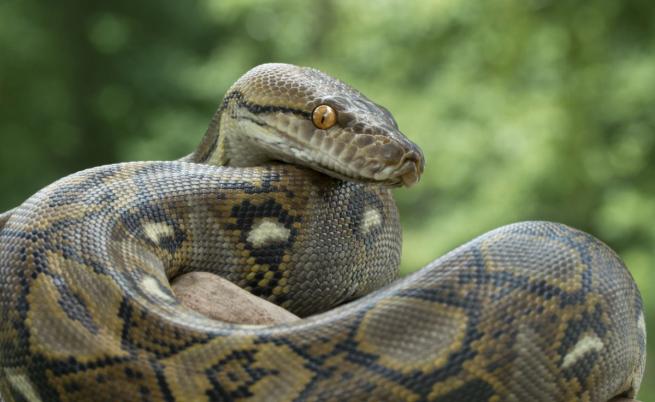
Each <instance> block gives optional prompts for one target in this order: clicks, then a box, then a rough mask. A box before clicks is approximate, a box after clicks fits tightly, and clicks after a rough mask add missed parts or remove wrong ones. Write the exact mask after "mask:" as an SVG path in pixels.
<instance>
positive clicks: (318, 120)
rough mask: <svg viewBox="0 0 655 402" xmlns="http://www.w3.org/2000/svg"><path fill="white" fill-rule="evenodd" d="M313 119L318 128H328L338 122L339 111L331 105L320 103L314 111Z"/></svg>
mask: <svg viewBox="0 0 655 402" xmlns="http://www.w3.org/2000/svg"><path fill="white" fill-rule="evenodd" d="M312 121H313V122H314V125H315V126H316V128H320V129H322V130H327V129H328V128H330V127H332V126H334V125H335V124H336V122H337V112H336V110H334V109H333V108H332V107H331V106H328V105H319V106H317V107H316V108H315V109H314V112H312Z"/></svg>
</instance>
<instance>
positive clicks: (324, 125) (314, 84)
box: [215, 63, 424, 186]
mask: <svg viewBox="0 0 655 402" xmlns="http://www.w3.org/2000/svg"><path fill="white" fill-rule="evenodd" d="M222 109H223V111H222V114H221V116H220V128H219V132H220V133H221V134H220V135H219V137H223V139H222V142H221V145H220V146H218V147H217V151H216V152H217V154H218V155H219V156H221V158H222V161H223V164H229V165H234V166H250V165H256V164H261V163H262V162H265V161H267V160H268V161H270V160H281V161H284V162H288V163H294V164H299V165H304V166H307V167H310V168H312V169H314V170H317V171H320V172H322V173H325V174H328V175H330V176H334V177H337V178H340V179H348V180H356V181H365V182H377V183H380V184H384V185H389V186H398V185H405V186H411V185H413V184H415V183H416V182H418V180H419V177H420V175H421V173H422V172H423V166H424V157H423V153H422V152H421V150H420V149H419V147H418V146H417V145H416V144H414V143H413V142H411V141H410V140H409V139H407V137H406V136H405V135H404V134H403V133H402V132H401V131H400V130H399V128H398V124H397V123H396V120H395V119H394V118H393V116H392V115H391V113H390V112H389V111H388V110H387V109H386V108H384V107H383V106H380V105H378V104H376V103H375V102H373V101H371V100H370V99H368V98H367V97H366V96H364V95H363V94H362V93H361V92H359V91H357V90H356V89H354V88H352V87H350V86H349V85H347V84H345V83H344V82H342V81H340V80H338V79H336V78H334V77H331V76H330V75H328V74H325V73H323V72H321V71H319V70H316V69H313V68H308V67H299V66H295V65H290V64H278V63H275V64H262V65H260V66H257V67H255V68H253V69H252V70H250V71H248V72H247V73H246V74H244V75H243V76H242V77H241V78H240V79H239V80H238V81H237V82H236V83H235V84H234V85H233V86H232V88H230V89H229V90H228V92H227V94H226V96H225V99H224V103H223V108H222ZM221 158H215V159H217V160H221Z"/></svg>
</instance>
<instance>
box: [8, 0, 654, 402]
mask: <svg viewBox="0 0 655 402" xmlns="http://www.w3.org/2000/svg"><path fill="white" fill-rule="evenodd" d="M45 4H46V3H43V2H42V1H36V0H23V1H16V0H5V1H2V2H1V3H0V135H1V140H2V141H1V143H0V189H2V190H1V191H0V210H4V209H9V208H10V207H13V206H15V205H17V204H19V203H20V202H22V200H24V199H25V198H26V197H28V196H29V195H30V194H32V193H34V192H35V191H37V190H38V189H39V188H41V187H43V186H44V185H46V184H48V183H49V182H52V181H53V180H55V179H57V178H59V177H62V176H64V175H66V174H69V173H72V172H74V171H77V170H81V169H84V168H87V167H91V166H96V165H100V164H105V163H112V162H118V161H129V160H147V159H174V158H178V157H180V156H182V155H185V154H186V153H188V152H189V151H190V150H191V149H192V148H193V147H194V146H195V144H197V143H198V141H199V140H200V137H201V135H202V133H203V132H204V129H205V128H206V125H207V123H208V121H209V119H210V117H211V115H212V113H213V111H214V109H215V107H216V106H217V105H218V104H219V102H220V100H221V97H222V95H223V93H224V92H225V90H226V89H227V88H228V86H229V85H230V84H231V83H232V82H233V81H234V80H235V79H236V78H238V77H239V76H240V75H241V74H242V73H244V72H245V71H246V70H247V69H249V68H250V67H252V66H254V65H256V64H259V63H263V62H270V61H280V62H289V63H295V64H301V65H311V66H314V67H318V68H320V69H322V70H324V71H326V72H328V73H330V74H332V75H335V76H337V77H339V78H341V79H343V80H345V81H347V82H349V83H351V84H352V85H353V86H355V87H356V88H359V89H360V90H362V91H363V92H364V93H365V94H367V95H368V96H369V97H371V98H372V99H374V100H376V101H377V102H378V103H381V104H383V105H385V106H387V107H388V108H389V109H390V110H391V111H392V112H393V113H394V115H395V116H396V118H397V120H398V122H399V124H400V127H401V129H402V130H403V131H404V132H405V133H406V134H407V135H408V136H409V137H410V138H412V139H413V140H414V141H415V142H416V143H418V144H419V145H420V146H421V147H422V148H423V150H424V152H425V155H426V158H427V164H426V171H425V174H424V176H423V178H422V180H421V182H420V184H419V185H417V186H416V187H414V188H412V189H410V190H399V191H397V193H396V194H397V199H398V203H399V206H400V210H401V214H402V219H403V225H404V256H403V270H404V272H410V271H412V270H415V269H418V268H419V267H421V266H422V265H424V264H425V263H427V262H428V261H430V260H432V259H434V258H436V257H438V256H440V255H442V254H443V253H444V252H446V251H448V250H449V249H452V248H453V247H455V246H457V245H459V244H462V243H464V242H466V241H467V240H470V239H472V238H473V237H475V236H477V235H479V234H481V233H483V232H485V231H487V230H490V229H492V228H495V227H497V226H500V225H504V224H507V223H510V222H516V221H520V220H532V219H544V220H553V221H559V222H564V223H567V224H569V225H572V226H575V227H577V228H580V229H583V230H586V231H588V232H590V233H592V234H594V235H596V236H597V237H599V238H601V239H602V240H604V241H605V242H607V243H608V244H610V245H611V246H612V247H613V248H615V249H616V250H617V251H618V252H619V254H620V255H621V256H622V257H623V258H624V259H625V261H626V263H627V265H628V267H629V268H630V270H631V271H632V273H633V275H634V277H635V279H636V280H637V282H638V283H639V286H640V288H641V291H642V294H643V297H644V301H645V303H646V322H647V326H648V331H649V334H651V336H650V338H649V340H650V341H649V350H650V354H649V356H650V358H649V362H648V371H647V373H646V379H645V382H644V384H643V387H642V393H641V395H640V397H641V399H642V400H644V401H655V378H652V377H655V349H654V348H653V345H655V338H653V336H652V334H655V279H653V278H652V277H651V276H652V274H653V269H654V267H653V266H654V264H655V22H654V21H655V2H652V1H647V0H644V1H634V0H624V1H616V0H595V1H593V2H582V1H570V2H554V1H549V0H499V1H494V2H482V1H477V0H466V1H463V0H441V1H400V0H398V1H392V0H384V1H383V0H380V1H374V2H356V1H346V0H342V1H339V0H334V1H321V2H315V1H301V0H295V1H293V0H289V1H244V0H230V1H219V0H198V1H188V2H187V1H185V2H162V1H155V0H145V1H138V2H137V1H133V0H130V1H127V0H117V1H112V2H93V1H92V2H84V1H72V0H60V1H58V2H56V3H52V4H50V5H48V6H44V5H45ZM649 376H650V377H651V379H649V378H648V377H649Z"/></svg>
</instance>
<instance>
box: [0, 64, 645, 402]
mask: <svg viewBox="0 0 655 402" xmlns="http://www.w3.org/2000/svg"><path fill="white" fill-rule="evenodd" d="M275 68H277V69H279V66H276V67H275ZM284 68H287V67H284ZM253 71H262V70H261V69H260V70H253ZM264 71H267V70H266V68H264ZM276 71H277V70H276ZM285 71H286V70H285ZM293 71H294V74H295V72H296V70H293ZM311 71H312V72H311V74H310V75H312V74H313V75H315V76H316V77H318V78H317V80H318V81H319V84H320V85H319V87H320V88H323V89H325V88H324V87H326V86H327V87H329V86H331V85H332V86H333V87H334V88H336V89H337V90H341V91H346V94H347V95H348V96H350V99H351V100H352V98H353V97H355V98H357V99H358V101H357V102H354V103H355V104H356V105H358V106H357V107H359V110H360V112H361V113H364V114H366V112H365V110H366V109H370V114H368V115H366V116H365V117H364V120H366V119H369V120H370V121H371V122H373V123H376V122H379V121H383V122H385V123H384V124H379V125H378V126H377V127H378V130H379V132H376V131H375V130H373V129H370V130H369V132H370V133H373V134H375V135H378V134H380V133H382V134H384V131H385V130H387V131H388V130H396V129H397V125H396V124H395V121H393V119H392V118H391V116H390V114H389V112H388V111H386V110H383V109H380V108H379V107H378V106H377V105H374V104H372V103H366V102H367V100H366V99H365V98H363V97H362V96H361V94H359V93H355V92H352V91H353V90H352V89H351V88H349V87H345V86H344V87H339V86H338V85H334V83H333V82H332V81H330V78H329V77H328V78H325V77H327V76H324V75H321V74H322V73H318V72H315V70H311ZM316 74H318V75H316ZM255 77H259V75H257V74H255ZM285 77H287V78H285V79H288V80H298V79H299V78H298V76H296V75H291V76H285ZM288 77H291V78H288ZM257 82H258V81H257ZM269 84H270V83H269ZM302 84H303V85H304V86H300V87H299V88H305V87H308V88H309V89H308V90H307V91H309V92H311V90H312V89H315V88H313V87H311V86H307V85H305V84H306V83H305V82H304V81H303V82H302ZM270 85H274V84H270ZM344 85H345V84H344ZM237 87H238V88H237V89H239V91H240V92H239V93H240V95H239V96H238V97H234V96H233V97H232V98H229V96H228V97H227V98H226V99H227V100H226V101H225V102H224V105H223V107H222V109H221V110H222V111H224V112H226V113H227V114H226V115H220V114H219V115H218V116H219V117H218V118H216V119H215V120H214V122H213V123H212V126H211V127H210V130H209V131H208V134H207V135H206V136H205V139H204V140H203V143H202V144H201V145H200V146H199V148H198V150H197V151H196V153H195V154H194V155H192V156H190V157H189V158H188V159H187V160H189V161H192V162H209V161H211V160H215V161H222V163H226V162H227V159H226V158H225V156H226V154H225V152H226V149H227V148H229V147H232V149H236V148H238V146H236V145H235V144H237V142H234V141H235V140H234V137H232V141H233V142H232V143H221V141H228V142H229V138H228V140H226V139H225V137H217V135H216V133H215V131H216V129H217V128H218V127H221V129H223V130H228V131H229V130H236V128H235V127H232V126H235V125H236V124H237V122H241V123H238V124H242V123H243V121H245V120H239V118H240V117H239V116H242V117H243V116H247V118H248V119H250V120H248V121H251V122H252V121H256V122H257V123H256V126H257V127H260V128H261V130H263V129H264V128H266V127H272V126H273V125H274V124H277V123H276V121H279V120H285V119H286V123H285V124H287V126H292V125H293V124H295V123H293V121H294V120H290V119H292V118H298V119H307V116H306V110H305V109H302V108H305V107H307V104H308V105H309V107H313V105H314V104H312V103H311V102H309V103H307V102H305V103H304V104H301V103H293V102H284V101H281V100H280V99H279V96H281V95H279V94H278V95H276V96H273V95H271V96H270V99H268V100H267V99H265V96H264V95H262V96H263V97H260V98H257V97H255V96H254V94H253V93H252V91H249V90H247V88H248V86H247V85H242V86H241V87H239V86H238V85H237ZM260 90H261V88H260ZM303 91H305V90H303ZM303 91H300V90H299V89H295V90H293V91H290V95H289V96H300V95H299V93H300V92H303ZM305 92H306V91H305ZM314 92H315V91H314ZM303 93H304V92H303ZM301 95H302V94H301ZM314 95H315V94H314ZM314 95H312V96H314ZM302 96H306V95H302ZM235 99H238V100H239V102H241V104H239V103H238V102H236V103H235ZM335 99H336V100H335ZM340 99H341V98H340V97H339V96H333V97H332V98H331V102H333V103H331V104H332V105H333V106H334V107H335V108H337V109H338V110H339V111H340V112H341V111H343V110H344V109H343V108H346V106H344V105H346V104H347V103H348V102H346V101H347V100H348V99H346V101H344V100H343V99H341V100H340ZM344 99H345V98H344ZM266 102H268V103H269V106H268V109H267V107H264V106H261V103H266ZM275 102H277V103H275ZM271 103H272V105H271ZM258 104H260V106H256V105H258ZM340 107H341V108H342V109H339V108H340ZM300 109H302V110H301V112H302V113H298V110H300ZM221 110H219V112H221ZM303 110H304V111H303ZM239 113H241V114H242V115H240V114H239ZM271 113H272V114H273V115H274V116H273V117H275V119H277V120H275V119H274V118H273V117H271ZM303 113H305V114H303ZM342 114H343V113H342ZM221 116H222V118H223V120H221ZM225 116H228V117H225ZM293 116H295V117H293ZM376 116H377V117H376ZM230 119H231V120H230ZM353 119H354V117H352V118H350V120H348V119H346V122H344V123H343V124H344V126H343V127H346V126H347V124H349V123H348V122H350V123H352V120H353ZM360 123H361V122H360ZM244 124H245V123H244ZM298 124H299V125H301V124H300V123H298ZM353 124H358V123H353ZM249 127H250V126H249ZM262 127H263V128H262ZM349 127H351V128H352V125H351V126H349ZM335 130H336V129H335ZM398 133H399V132H395V131H394V134H393V135H394V136H398V137H399V138H400V136H401V134H398ZM332 134H334V133H332ZM373 134H367V135H373ZM382 134H380V135H382ZM336 135H338V136H341V135H343V133H342V134H339V133H338V132H337V133H336ZM335 138H336V137H335ZM376 138H377V137H376ZM369 140H370V141H369ZM377 140H379V141H381V142H380V144H382V145H387V144H388V143H390V142H389V141H388V140H385V139H384V138H382V137H380V138H379V139H376V141H377ZM372 141H373V139H366V140H364V141H361V142H362V143H363V145H364V146H373V147H379V149H380V150H384V149H386V148H382V145H376V144H375V143H374V142H372ZM385 141H386V142H385ZM402 141H404V140H402V139H401V140H400V142H402ZM408 144H409V143H408ZM331 145H332V144H331ZM393 146H396V145H393ZM344 147H345V146H344ZM406 148H407V150H408V151H407V152H406V154H405V156H403V155H401V154H399V155H398V159H397V160H398V161H400V162H399V163H398V166H400V168H399V172H400V173H399V175H401V176H402V179H403V180H402V181H403V182H405V183H413V182H414V181H415V180H417V179H418V174H420V171H421V170H422V163H423V162H422V155H420V151H418V150H417V149H416V148H415V146H414V145H413V144H409V145H407V146H406ZM398 149H400V148H398ZM216 150H219V151H218V153H217V151H216ZM370 151H371V149H369V150H368V151H367V152H369V153H366V155H369V156H370V155H372V154H370ZM221 152H223V153H221ZM399 152H400V151H399ZM392 153H398V152H396V151H393V152H392ZM227 155H231V157H233V156H234V155H233V154H229V153H228V154H227ZM353 155H357V153H356V152H355V151H353V152H352V155H350V157H352V156H353ZM390 155H391V153H390V154H389V155H387V156H390ZM407 155H409V157H407ZM305 162H306V161H305ZM374 162H375V161H374ZM387 162H388V161H387ZM362 163H363V162H362ZM389 163H391V162H389ZM305 164H306V163H305ZM374 167H375V168H376V169H377V168H380V167H379V166H374ZM374 167H370V166H369V169H370V171H371V172H373V171H374V170H375V169H374ZM380 169H381V168H380ZM391 180H399V179H397V178H391ZM400 248H401V241H400V225H399V220H398V213H397V210H396V207H395V204H394V202H393V199H392V197H391V194H390V191H389V189H387V188H385V187H380V186H377V185H375V184H370V183H364V182H349V181H342V180H338V179H334V178H331V177H328V176H325V175H322V174H320V173H318V172H315V171H313V170H309V169H307V168H303V167H296V166H294V165H288V164H281V163H277V164H275V163H273V164H270V163H269V164H265V165H263V166H259V167H232V166H212V165H210V164H203V163H189V162H184V161H177V162H134V163H125V164H117V165H109V166H102V167H98V168H94V169H90V170H86V171H83V172H79V173H76V174H73V175H71V176H68V177H66V178H64V179H61V180H59V181H58V182H56V183H54V184H52V185H50V186H48V187H46V188H45V189H43V190H41V191H40V192H38V193H37V194H35V195H34V196H32V197H31V198H29V199H28V200H27V201H26V202H25V203H23V204H22V205H21V206H19V207H17V208H15V209H14V210H12V211H11V212H10V213H6V214H2V215H0V310H1V311H2V318H3V319H2V321H1V322H0V395H1V396H2V398H0V399H2V400H4V401H7V402H9V401H41V400H43V401H116V400H120V401H169V402H170V401H184V402H187V401H230V400H248V401H270V400H279V401H344V400H349V401H366V400H370V401H423V400H430V401H440V402H447V401H464V402H466V401H490V402H498V401H510V402H512V401H516V402H519V401H587V402H595V401H601V402H604V401H607V400H609V399H611V398H612V397H614V396H618V395H623V396H627V397H632V396H634V395H635V393H636V392H637V390H638V389H639V384H640V381H641V378H642V375H643V370H644V365H645V342H646V334H645V324H644V315H643V311H642V301H641V297H640V295H639V291H638V289H637V287H636V285H635V283H634V281H633V279H632V277H631V276H630V273H629V272H628V270H627V269H626V268H625V266H624V265H623V263H622V262H621V260H620V259H619V258H618V257H617V256H616V255H615V253H614V252H613V251H612V250H611V249H609V248H608V247H607V246H606V245H604V244H603V243H601V242H600V241H598V240H597V239H595V238H593V237H592V236H590V235H588V234H585V233H583V232H580V231H577V230H575V229H572V228H569V227H567V226H564V225H561V224H556V223H548V222H524V223H518V224H513V225H510V226H506V227H502V228H499V229H496V230H494V231H492V232H489V233H487V234H485V235H483V236H481V237H479V238H477V239H475V240H473V241H471V242H469V243H467V244H465V245H463V246H461V247H459V248H457V249H456V250H454V251H452V252H450V253H449V254H447V255H445V256H443V257H441V258H439V259H437V260H435V261H434V262H432V263H430V264H429V265H427V266H426V267H424V268H423V269H421V270H420V271H418V272H416V273H415V274H413V275H410V276H408V277H406V278H403V279H400V280H395V279H396V276H397V273H398V263H399V258H400ZM189 271H207V272H213V273H215V274H218V275H221V276H224V277H226V278H228V279H229V280H231V281H233V282H235V283H237V284H239V285H240V286H242V287H244V288H246V289H248V290H249V291H251V292H252V293H254V294H257V295H259V296H261V297H263V298H266V299H268V300H271V301H273V302H275V303H278V304H281V305H282V306H284V307H286V308H288V309H289V310H291V311H292V312H294V313H296V314H299V315H302V316H310V317H308V318H306V319H304V320H300V321H297V322H294V323H289V324H283V325H277V326H271V327H258V326H240V325H231V324H226V323H220V322H217V321H214V320H211V319H209V318H207V317H204V316H202V315H200V314H198V313H196V312H194V311H192V310H190V309H188V308H186V307H184V306H182V305H181V304H180V303H179V302H178V301H177V300H176V299H175V297H174V294H173V292H172V290H171V288H170V285H169V281H170V279H172V278H174V277H175V276H177V275H180V274H182V273H185V272H189ZM352 300H354V301H352Z"/></svg>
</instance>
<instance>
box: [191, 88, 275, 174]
mask: <svg viewBox="0 0 655 402" xmlns="http://www.w3.org/2000/svg"><path fill="white" fill-rule="evenodd" d="M242 98H243V96H242V95H241V93H240V92H239V91H236V90H235V91H231V92H228V94H227V95H226V96H225V98H224V99H223V102H222V103H221V105H220V107H219V108H218V109H217V110H216V112H215V113H214V115H213V116H212V119H211V121H210V123H209V127H207V131H206V132H205V135H204V136H203V138H202V140H201V142H200V144H199V145H198V147H197V148H196V149H195V150H194V152H193V153H192V154H191V155H189V156H187V157H186V158H184V160H185V161H190V162H195V163H204V164H209V165H215V166H237V167H251V166H259V165H261V164H263V163H266V162H271V161H273V160H275V159H274V158H272V157H271V155H270V154H269V153H268V152H266V151H265V150H263V149H261V148H260V147H259V146H258V144H257V142H255V141H252V140H251V137H250V136H249V135H248V133H247V132H244V129H243V128H242V125H241V124H240V120H242V119H244V118H246V117H244V116H243V113H242V112H241V109H243V108H244V105H243V103H244V101H243V99H242Z"/></svg>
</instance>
